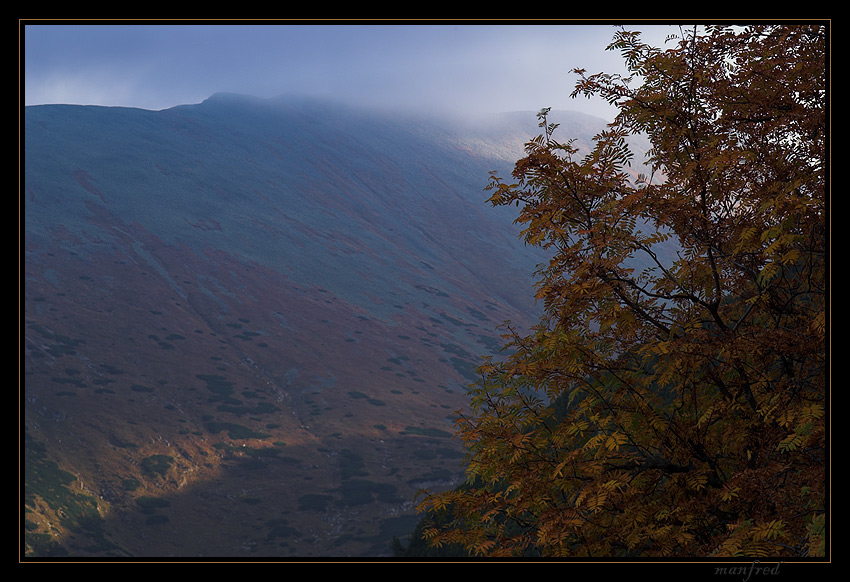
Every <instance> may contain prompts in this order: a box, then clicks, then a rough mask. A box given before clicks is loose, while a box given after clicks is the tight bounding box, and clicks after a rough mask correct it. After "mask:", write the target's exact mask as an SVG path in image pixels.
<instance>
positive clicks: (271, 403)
mask: <svg viewBox="0 0 850 582" xmlns="http://www.w3.org/2000/svg"><path fill="white" fill-rule="evenodd" d="M24 122H25V128H24V135H23V138H24V149H25V152H24V154H25V158H24V178H23V192H22V195H23V202H24V217H23V218H24V221H25V229H24V240H23V247H24V273H23V283H24V291H25V292H24V306H23V312H24V313H23V315H24V317H23V319H22V326H23V330H22V331H23V344H24V345H23V353H24V358H23V368H24V375H23V381H24V387H23V388H24V390H23V403H24V406H23V413H24V414H23V420H24V422H23V424H24V430H23V431H22V432H23V433H24V434H23V435H22V441H23V447H22V448H23V450H24V453H25V454H24V462H25V463H24V476H25V491H24V493H25V502H26V513H25V519H26V522H25V525H26V548H25V552H26V555H27V556H84V557H106V556H122V557H124V556H131V557H163V558H167V557H197V558H215V557H234V558H238V557H244V556H262V557H291V556H297V557H332V556H386V555H390V554H391V550H390V546H389V542H390V540H391V539H392V537H393V536H396V535H397V536H402V535H406V534H408V533H410V532H411V531H412V529H413V526H414V524H415V523H416V521H417V515H416V514H415V512H414V510H413V506H414V496H415V492H416V490H417V489H418V488H419V487H423V486H428V487H430V488H434V487H435V486H436V487H440V486H443V487H451V486H453V485H455V484H456V483H457V482H458V481H459V479H460V478H461V476H462V456H461V454H462V453H461V447H460V443H458V442H456V441H455V440H454V439H452V438H451V435H452V434H453V431H454V428H453V424H452V416H453V413H454V412H455V411H457V410H459V409H462V408H463V407H464V406H465V404H466V401H465V396H464V392H465V386H466V385H467V384H469V383H470V382H473V381H474V380H475V371H474V368H475V366H476V365H477V363H478V360H479V357H480V356H481V355H482V354H492V353H495V352H496V351H497V350H498V349H499V347H500V345H501V343H502V342H501V340H500V338H499V330H497V326H498V325H499V324H501V323H502V322H503V321H505V320H511V321H513V322H515V323H517V324H519V325H521V326H527V325H530V324H532V323H533V322H534V321H535V320H536V307H535V305H534V304H533V302H532V300H531V297H532V295H533V293H532V282H533V277H532V273H533V270H534V267H535V265H536V264H537V263H538V262H540V261H541V260H543V257H542V256H541V255H540V254H538V253H537V252H535V251H533V250H532V249H529V248H526V247H524V246H523V244H522V243H521V242H520V241H519V240H518V228H517V227H516V226H515V225H513V224H512V220H513V215H511V214H510V213H507V212H505V209H493V208H491V207H490V206H489V205H488V204H486V202H485V201H486V198H487V194H486V193H485V192H483V188H484V186H485V185H486V184H487V181H488V173H489V172H490V171H491V170H498V171H499V172H500V173H501V174H502V175H508V174H509V170H510V167H511V165H512V162H513V161H514V160H515V159H516V158H517V157H519V156H520V155H521V153H522V144H523V142H524V141H525V140H527V139H528V138H529V137H530V136H532V135H535V134H536V133H537V132H538V128H537V127H536V120H535V118H534V114H533V113H524V114H521V115H520V114H516V115H511V116H505V117H502V118H500V119H491V120H489V121H488V122H487V124H484V122H483V121H480V120H478V121H476V122H475V123H472V122H469V123H454V124H449V123H438V122H436V121H434V120H426V119H414V118H399V117H391V116H382V115H379V114H375V113H369V112H364V111H356V110H348V109H345V108H341V107H337V106H331V105H329V104H323V103H317V102H313V101H309V100H299V99H276V100H260V99H253V98H248V97H242V96H234V95H215V96H213V97H212V98H210V99H208V100H207V101H205V102H203V103H201V104H198V105H187V106H181V107H175V108H173V109H168V110H164V111H145V110H138V109H124V108H105V107H81V106H60V105H57V106H39V107H28V108H27V109H26V112H25V116H24ZM560 122H561V124H562V128H563V129H562V131H563V132H564V133H565V134H570V135H576V136H577V137H583V138H584V139H587V138H588V137H589V136H590V135H592V133H594V132H595V131H598V129H599V128H600V127H601V126H602V125H603V123H604V122H602V121H601V120H594V119H592V118H587V117H584V116H578V115H577V116H576V117H575V118H572V117H569V116H567V117H565V118H564V119H562V120H560Z"/></svg>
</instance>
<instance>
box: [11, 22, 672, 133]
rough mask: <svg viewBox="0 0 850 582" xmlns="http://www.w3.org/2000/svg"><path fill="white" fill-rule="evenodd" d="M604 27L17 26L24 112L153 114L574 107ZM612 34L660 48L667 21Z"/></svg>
mask: <svg viewBox="0 0 850 582" xmlns="http://www.w3.org/2000/svg"><path fill="white" fill-rule="evenodd" d="M614 24H615V23H613V22H612V23H610V24H605V23H603V24H580V23H572V24H570V23H558V24H552V25H548V24H547V25H541V24H527V25H518V24H502V23H497V22H494V23H489V24H486V23H485V24H481V23H460V24H455V23H444V24H421V23H404V24H369V25H366V24H357V23H346V24H322V25H313V24H310V25H308V24H281V23H275V24H269V23H264V24H230V23H226V24H216V23H213V24H155V25H151V24H132V23H126V24H117V25H106V24H62V25H56V24H40V23H38V22H36V23H34V24H27V25H26V26H25V27H24V59H23V66H24V100H25V104H26V105H35V104H43V103H73V104H85V105H118V106H127V107H141V108H144V109H165V108H168V107H173V106H175V105H182V104H188V103H199V102H201V101H203V100H204V99H206V98H207V97H209V96H210V95H212V94H213V93H216V92H231V93H243V94H249V95H254V96H258V97H275V96H278V95H281V94H286V93H298V94H306V95H317V96H329V97H334V98H338V99H341V100H345V101H351V102H355V103H365V104H369V105H376V106H393V107H414V108H418V109H420V110H426V111H433V110H439V109H441V108H445V107H450V108H453V109H457V110H460V111H470V112H477V111H538V110H539V109H541V108H543V107H552V108H553V109H574V110H578V111H583V112H585V113H589V114H592V115H597V116H600V117H604V118H606V119H609V120H610V119H612V118H613V112H612V111H611V110H610V108H608V106H607V105H606V104H605V103H602V102H599V101H598V100H590V101H588V100H587V99H584V98H580V99H570V96H569V94H570V92H571V90H572V88H573V85H574V84H575V81H576V76H575V75H574V74H572V73H571V72H570V71H571V70H572V68H574V67H581V68H585V69H587V71H588V72H589V73H594V72H600V71H606V72H621V71H622V60H621V58H620V55H619V53H617V52H615V51H606V50H605V46H606V45H607V44H608V43H609V42H610V41H611V38H612V37H613V35H614V32H615V27H614ZM626 28H629V29H633V30H641V31H644V38H645V39H646V40H648V41H650V42H652V43H655V44H656V45H657V46H661V45H662V44H663V40H664V37H665V35H666V34H667V33H669V32H675V31H676V30H678V29H677V28H675V27H672V26H666V25H659V24H657V23H653V24H652V25H648V24H644V23H640V22H636V23H631V24H626Z"/></svg>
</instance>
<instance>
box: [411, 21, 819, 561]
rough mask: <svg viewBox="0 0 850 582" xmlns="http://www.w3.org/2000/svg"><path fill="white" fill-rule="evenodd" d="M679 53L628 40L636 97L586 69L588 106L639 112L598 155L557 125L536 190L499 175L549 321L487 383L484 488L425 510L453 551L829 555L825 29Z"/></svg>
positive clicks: (528, 178) (622, 83) (549, 126)
mask: <svg viewBox="0 0 850 582" xmlns="http://www.w3.org/2000/svg"><path fill="white" fill-rule="evenodd" d="M668 40H672V41H673V44H672V45H671V48H667V49H661V48H655V47H651V46H649V45H647V44H645V43H644V42H642V40H641V37H640V34H639V33H636V32H630V31H626V30H618V32H617V33H616V34H615V36H614V38H613V41H612V43H611V44H610V46H609V49H610V50H619V51H620V52H621V54H622V56H623V58H624V61H625V63H626V66H627V68H628V71H629V72H630V76H628V77H624V76H620V75H612V74H606V73H600V74H595V75H588V74H586V72H585V71H584V70H580V69H577V70H575V72H576V73H577V75H578V82H577V84H576V87H575V91H574V92H573V95H572V96H573V97H578V96H588V97H589V96H600V97H602V98H604V99H606V100H607V101H608V102H610V103H612V104H614V105H616V106H617V107H618V111H619V114H618V115H617V117H616V119H615V120H614V122H613V123H611V124H610V125H609V126H608V127H607V129H606V130H605V131H603V132H601V133H600V134H599V135H597V136H596V138H595V140H594V146H595V147H594V148H593V149H592V151H589V152H586V153H580V152H579V151H578V149H576V148H575V147H573V142H566V143H562V142H559V141H558V140H556V137H555V134H556V130H557V125H555V124H553V123H550V122H549V110H548V109H544V110H543V111H541V112H540V114H539V115H538V117H539V119H540V126H541V127H542V128H543V131H542V133H541V135H540V136H538V137H537V138H536V139H534V140H532V141H531V142H529V143H528V144H527V145H526V152H525V153H526V155H525V157H523V158H522V159H521V160H519V161H518V162H517V163H516V165H515V168H514V171H513V178H514V179H515V182H514V183H508V182H506V181H504V180H503V179H501V178H500V177H498V176H496V175H495V174H494V175H493V176H492V181H491V183H490V184H489V186H488V189H489V190H490V191H491V192H492V197H491V198H490V202H492V204H493V205H496V206H507V205H516V206H517V207H518V208H519V210H518V218H517V222H518V223H520V224H522V225H523V226H524V230H523V237H524V239H525V241H526V242H527V243H528V244H532V245H539V246H541V247H543V248H546V249H548V250H549V252H550V255H551V259H550V261H549V262H548V264H546V265H542V266H541V267H540V268H539V270H538V282H537V287H536V296H537V298H538V299H539V300H540V301H542V303H543V306H544V315H543V317H542V318H541V321H540V322H539V324H538V325H537V326H536V327H534V329H532V330H531V331H530V332H529V333H527V334H524V335H523V334H520V333H518V332H517V331H516V330H513V329H512V328H511V327H510V326H508V327H507V328H506V333H505V338H506V342H507V345H506V348H509V349H508V350H506V354H507V355H505V356H504V357H502V358H500V359H498V360H497V359H496V358H487V359H485V361H484V362H483V364H482V365H481V367H480V368H479V372H480V375H481V380H480V381H479V382H478V383H477V384H475V385H473V387H472V397H473V401H472V409H471V412H470V413H469V414H468V415H466V416H461V417H460V419H459V420H458V434H459V436H460V437H461V438H462V439H463V441H464V443H465V445H466V447H467V449H468V481H469V484H468V486H466V487H463V488H459V489H457V490H454V491H448V492H444V493H428V494H427V495H426V496H425V498H424V500H423V501H422V503H421V505H420V510H422V511H424V512H426V515H428V516H434V517H438V518H439V519H438V520H435V521H434V523H432V524H431V525H430V526H429V527H427V528H426V529H425V532H424V535H425V537H426V538H427V539H428V541H429V543H431V544H432V545H435V546H442V545H446V544H461V545H462V546H463V547H465V548H466V549H467V550H468V551H469V552H471V553H473V554H476V555H490V556H503V555H530V554H534V555H546V556H596V557H610V556H667V557H673V556H747V557H765V556H767V557H771V556H779V557H782V556H822V555H824V553H825V542H824V526H825V517H826V511H825V510H826V507H825V503H826V501H825V496H826V491H825V489H826V484H825V470H826V454H825V440H826V430H825V417H826V398H827V392H826V386H827V380H826V378H827V367H826V328H827V316H826V280H827V277H826V272H827V255H826V182H825V160H826V131H825V130H826V108H825V102H826V83H825V77H826V68H827V67H826V52H825V47H826V30H825V28H824V27H823V26H819V25H794V26H786V25H772V26H751V27H745V28H741V27H737V28H732V27H725V26H707V27H699V28H697V27H695V28H693V29H687V30H684V31H682V34H681V35H678V36H677V37H676V38H673V39H668ZM638 81H639V82H638ZM638 134H640V135H643V136H645V137H646V138H648V139H649V141H650V142H651V145H652V147H651V149H650V150H649V152H648V154H647V160H646V165H645V166H644V167H645V171H640V168H638V167H637V164H636V165H635V166H636V167H634V168H633V167H632V161H633V153H632V150H631V147H630V145H629V140H630V139H631V137H632V136H635V135H638Z"/></svg>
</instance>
